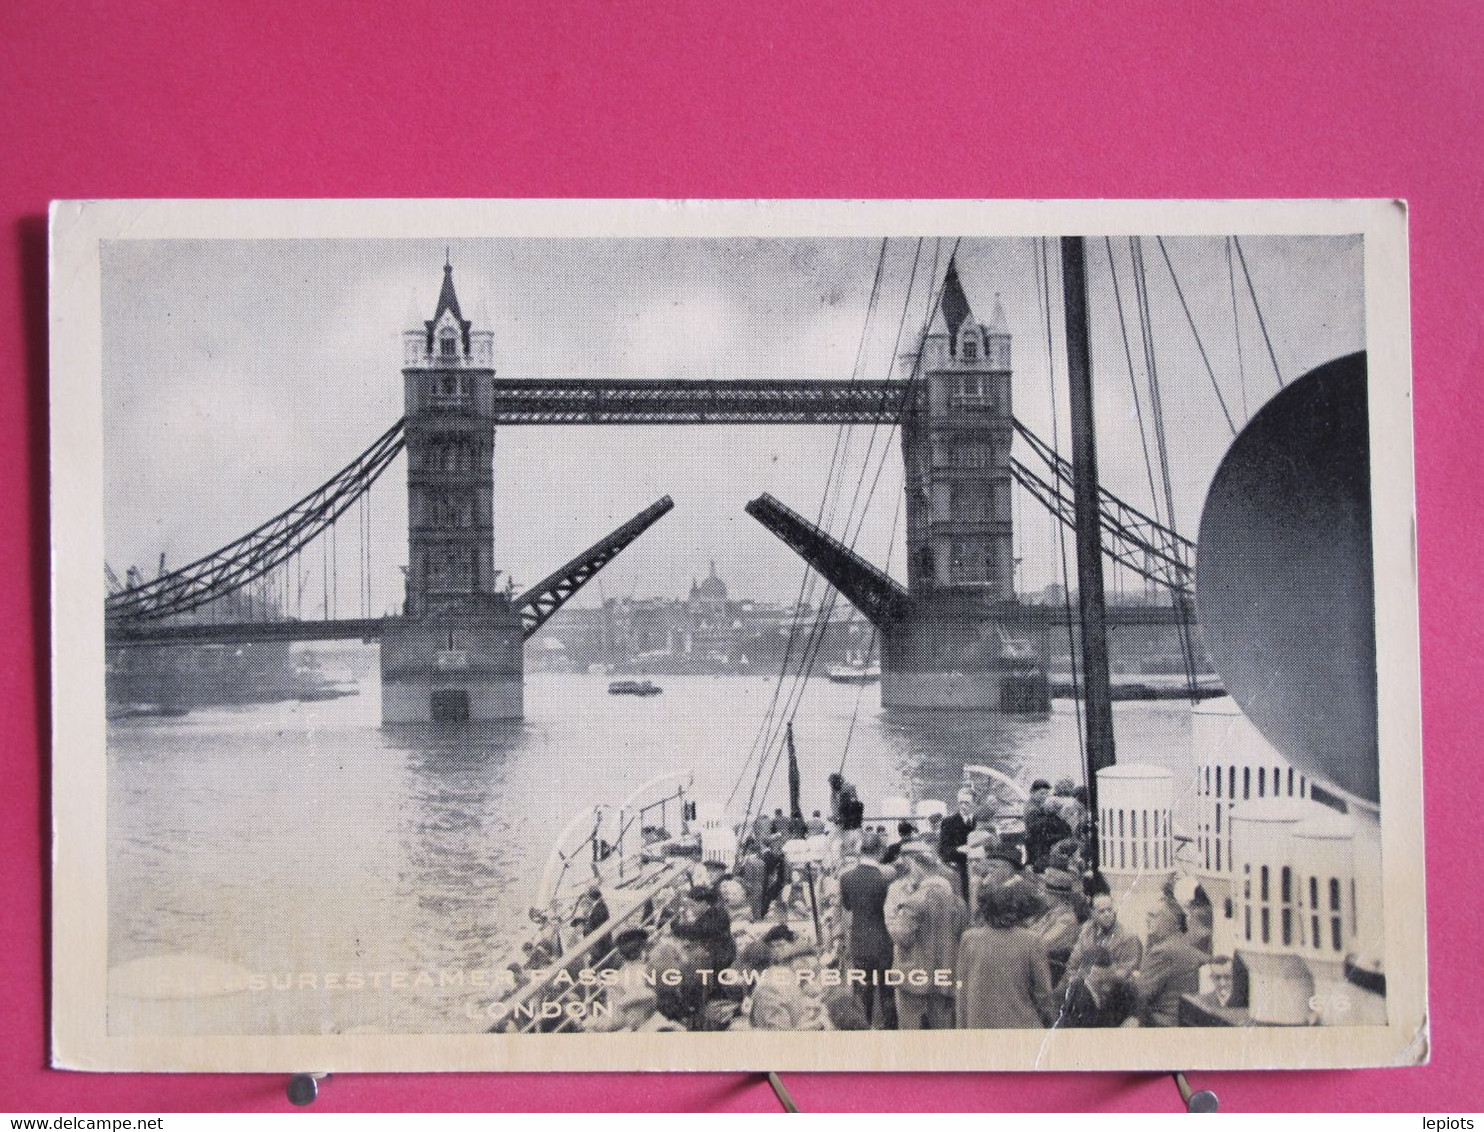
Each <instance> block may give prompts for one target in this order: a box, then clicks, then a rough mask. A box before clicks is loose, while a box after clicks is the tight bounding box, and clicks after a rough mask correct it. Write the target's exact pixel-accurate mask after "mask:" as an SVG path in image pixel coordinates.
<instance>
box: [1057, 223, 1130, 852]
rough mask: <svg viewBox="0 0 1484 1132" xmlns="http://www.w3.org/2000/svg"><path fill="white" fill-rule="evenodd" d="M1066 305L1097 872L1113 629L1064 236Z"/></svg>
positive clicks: (1077, 240) (1076, 279) (1074, 252)
mask: <svg viewBox="0 0 1484 1132" xmlns="http://www.w3.org/2000/svg"><path fill="white" fill-rule="evenodd" d="M1061 278H1062V294H1063V298H1064V300H1065V304H1066V326H1067V381H1068V385H1069V386H1070V401H1071V410H1072V503H1073V514H1074V516H1075V518H1076V525H1077V605H1078V613H1079V616H1080V618H1081V628H1082V672H1083V690H1084V696H1085V702H1086V706H1087V801H1088V810H1089V811H1090V814H1091V817H1092V819H1093V823H1094V824H1093V838H1092V850H1091V851H1092V860H1091V862H1090V863H1091V865H1092V868H1093V871H1094V872H1096V871H1098V869H1099V865H1100V862H1099V860H1098V842H1099V837H1098V828H1097V822H1098V817H1099V814H1098V792H1097V791H1098V780H1097V776H1098V771H1100V770H1103V769H1104V768H1106V767H1110V766H1112V765H1113V764H1114V763H1115V762H1116V761H1117V760H1116V757H1115V754H1114V748H1113V704H1112V692H1111V689H1110V687H1109V680H1108V627H1107V616H1106V609H1105V604H1104V600H1103V547H1102V532H1101V530H1100V525H1099V524H1100V513H1099V507H1098V455H1097V441H1096V435H1095V429H1094V424H1093V402H1092V352H1091V348H1090V345H1089V338H1090V335H1089V329H1088V313H1087V245H1086V241H1085V240H1084V238H1083V237H1081V236H1063V237H1062V238H1061Z"/></svg>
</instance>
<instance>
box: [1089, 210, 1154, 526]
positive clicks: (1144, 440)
mask: <svg viewBox="0 0 1484 1132" xmlns="http://www.w3.org/2000/svg"><path fill="white" fill-rule="evenodd" d="M1103 246H1104V247H1105V248H1106V249H1107V252H1108V274H1109V275H1110V276H1111V277H1112V279H1113V305H1114V306H1115V307H1117V308H1118V330H1119V333H1120V334H1122V336H1123V357H1124V361H1125V362H1127V363H1128V384H1129V391H1130V392H1131V393H1132V394H1133V398H1134V416H1135V417H1136V418H1137V419H1138V422H1139V447H1140V448H1141V449H1143V452H1144V474H1145V476H1146V477H1148V481H1149V501H1150V502H1151V503H1152V504H1153V505H1154V521H1155V522H1156V523H1160V524H1163V522H1164V519H1163V518H1162V517H1161V515H1160V510H1159V492H1158V491H1157V490H1156V489H1155V486H1154V463H1153V461H1152V460H1150V458H1149V437H1148V435H1147V433H1146V431H1145V427H1144V408H1143V404H1142V402H1141V400H1140V397H1139V383H1138V380H1137V379H1136V378H1135V377H1134V354H1133V350H1132V349H1131V348H1130V347H1129V344H1128V320H1127V319H1126V318H1125V317H1124V313H1123V291H1122V289H1121V288H1120V287H1119V286H1118V264H1117V262H1116V261H1115V260H1114V259H1113V241H1112V239H1111V238H1110V237H1108V236H1104V237H1103Z"/></svg>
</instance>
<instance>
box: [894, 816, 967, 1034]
mask: <svg viewBox="0 0 1484 1132" xmlns="http://www.w3.org/2000/svg"><path fill="white" fill-rule="evenodd" d="M936 857H937V851H936V850H935V849H934V848H933V847H932V846H931V845H928V844H926V843H924V842H921V841H916V840H913V841H908V842H906V843H904V844H903V846H902V856H901V860H902V861H903V862H904V864H905V865H906V868H907V872H906V875H905V876H903V877H902V878H901V879H900V880H898V881H897V882H896V883H895V884H893V885H892V886H891V888H890V890H888V892H887V897H886V927H887V931H888V932H889V933H890V935H891V938H892V943H893V944H894V945H895V956H894V958H893V969H894V970H896V971H898V972H900V977H901V983H900V984H899V985H898V986H897V991H896V997H897V1026H898V1028H899V1029H903V1030H947V1029H952V1027H953V996H954V985H953V976H952V972H953V967H954V963H955V961H956V959H957V956H958V942H959V937H960V936H962V935H963V933H964V929H965V928H966V927H968V919H969V914H968V909H967V907H966V906H965V905H964V902H963V900H962V899H961V898H960V897H959V895H958V893H957V892H955V891H954V888H953V885H952V883H951V882H950V881H948V880H947V879H946V878H945V877H944V876H942V875H941V874H939V873H938V872H937V871H936V868H935V865H936V860H935V859H936ZM940 972H946V976H944V977H942V978H941V979H940V977H939V973H940ZM945 984H946V985H945Z"/></svg>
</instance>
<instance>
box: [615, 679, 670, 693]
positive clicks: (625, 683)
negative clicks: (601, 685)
mask: <svg viewBox="0 0 1484 1132" xmlns="http://www.w3.org/2000/svg"><path fill="white" fill-rule="evenodd" d="M663 691H664V689H663V688H661V687H660V686H659V685H658V684H656V683H654V681H652V680H615V681H613V683H611V684H609V685H608V694H609V695H611V696H657V695H659V694H660V693H661V692H663Z"/></svg>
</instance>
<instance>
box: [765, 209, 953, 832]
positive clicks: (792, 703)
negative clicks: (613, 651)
mask: <svg viewBox="0 0 1484 1132" xmlns="http://www.w3.org/2000/svg"><path fill="white" fill-rule="evenodd" d="M961 240H962V237H959V238H956V239H955V240H954V242H953V247H952V248H951V249H950V251H949V256H948V259H949V261H950V262H952V260H953V257H954V256H955V255H956V254H957V252H958V246H959V243H960V242H961ZM941 251H942V245H941V241H939V240H936V239H935V240H934V243H933V267H932V271H931V273H930V274H929V276H928V278H929V279H936V278H937V273H938V268H939V263H940V256H941ZM914 262H915V261H914ZM914 280H915V274H914ZM946 284H947V279H946V277H945V279H944V280H943V283H942V284H941V285H940V286H939V287H938V288H937V289H936V291H934V292H931V295H932V298H931V301H930V302H929V304H928V306H927V308H926V310H925V311H924V314H923V322H922V327H921V330H920V333H919V335H918V349H917V351H916V355H915V357H914V359H913V366H912V371H911V374H910V375H909V378H908V381H907V388H906V390H905V392H904V395H903V398H902V406H901V410H900V412H899V414H898V416H897V418H896V419H895V420H894V421H893V422H892V424H891V428H890V430H889V431H888V434H887V443H886V445H885V446H883V448H882V451H881V456H880V458H879V460H878V463H877V468H876V473H875V475H874V477H873V478H872V481H871V487H870V489H869V490H868V491H867V493H866V498H865V500H864V502H863V503H862V505H861V519H860V522H859V523H858V524H857V526H856V529H855V533H854V535H852V536H850V542H849V544H848V546H849V549H851V550H854V549H855V543H856V541H857V540H858V539H859V537H860V534H861V531H862V529H863V528H864V525H865V514H866V510H867V509H868V508H869V506H870V503H871V500H872V498H873V497H874V495H875V491H876V485H877V484H878V483H879V482H880V479H881V473H882V470H883V469H884V467H885V464H886V459H887V457H888V455H889V454H890V444H891V437H892V435H894V434H895V432H896V431H897V430H898V429H899V428H900V426H901V416H902V414H904V413H905V412H906V411H907V407H908V406H909V405H910V404H911V402H912V397H913V394H914V392H915V390H916V385H917V381H918V379H919V376H920V373H921V366H922V343H923V341H925V339H926V337H927V331H928V327H929V325H930V323H931V321H932V316H933V311H934V310H935V309H936V308H937V307H938V306H939V305H940V304H941V303H942V294H943V287H944V286H946ZM912 291H913V286H912V285H911V282H909V286H908V291H907V298H906V300H905V302H904V304H903V312H902V317H901V319H900V320H899V322H898V327H897V339H896V343H895V346H894V349H893V351H892V362H895V360H896V358H897V357H899V356H900V353H901V336H902V331H903V329H904V327H905V324H906V316H907V311H908V310H909V309H910V306H911V298H912ZM865 472H866V467H865V465H864V464H863V465H862V468H861V472H860V475H859V477H858V483H857V488H859V481H861V480H864V477H865ZM853 509H854V508H853V506H852V510H853ZM851 517H852V516H850V515H847V517H846V522H845V532H844V533H846V534H849V525H850V519H851ZM838 596H839V595H838V592H837V591H835V590H834V589H833V588H831V589H830V591H829V593H828V594H827V597H826V601H825V602H824V603H822V614H823V617H822V619H817V620H816V626H822V625H825V624H827V623H828V611H832V610H833V608H834V604H835V601H836V599H837V598H838ZM822 637H823V633H822V629H821V631H820V633H819V634H818V635H815V636H813V637H812V639H811V642H810V643H811V645H812V648H806V653H805V659H804V662H802V663H801V667H800V672H799V677H798V678H797V679H796V681H795V688H796V690H797V692H796V695H794V696H792V697H791V698H790V700H789V707H788V722H789V723H792V722H793V717H794V714H795V713H796V712H797V711H798V707H799V705H800V704H801V703H802V700H803V696H804V693H805V692H806V691H807V683H806V681H807V678H808V675H809V672H810V671H811V670H812V668H813V665H814V661H815V658H816V657H817V655H818V652H819V645H820V642H821V641H822ZM782 753H783V749H782V747H780V748H779V750H778V753H777V754H775V756H774V759H773V767H772V770H771V771H770V772H769V775H768V780H767V783H766V784H765V785H764V788H763V793H762V795H761V797H763V798H766V797H767V794H768V790H769V789H770V788H771V786H772V781H773V777H774V775H775V774H776V772H777V769H778V765H779V763H780V762H781V760H782ZM842 765H843V759H842ZM749 816H750V808H749Z"/></svg>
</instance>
